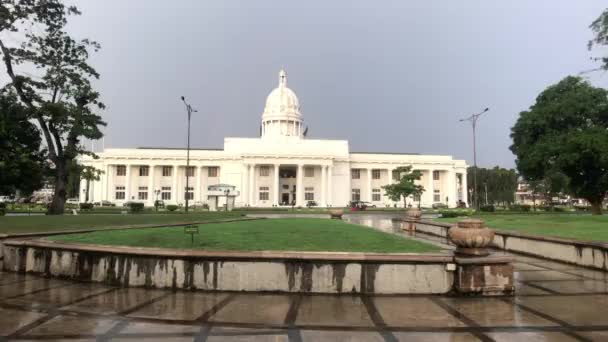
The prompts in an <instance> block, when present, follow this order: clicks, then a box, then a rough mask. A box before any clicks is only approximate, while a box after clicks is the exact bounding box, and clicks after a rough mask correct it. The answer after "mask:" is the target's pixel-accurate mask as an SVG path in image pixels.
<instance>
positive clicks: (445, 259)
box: [4, 240, 454, 264]
mask: <svg viewBox="0 0 608 342" xmlns="http://www.w3.org/2000/svg"><path fill="white" fill-rule="evenodd" d="M4 245H5V246H11V247H26V248H27V247H36V248H48V249H54V250H62V251H77V252H96V253H108V254H120V255H133V256H158V257H164V258H174V257H180V258H204V259H214V260H217V259H226V260H251V261H255V260H316V261H325V260H326V261H370V262H374V261H376V262H390V263H417V264H421V263H422V264H443V263H449V262H453V261H454V257H453V256H452V255H451V254H416V253H390V254H384V253H353V252H298V251H205V250H196V249H169V248H150V247H131V246H108V245H92V244H76V243H62V242H54V241H45V240H9V241H5V242H4Z"/></svg>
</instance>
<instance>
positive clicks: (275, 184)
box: [272, 164, 279, 205]
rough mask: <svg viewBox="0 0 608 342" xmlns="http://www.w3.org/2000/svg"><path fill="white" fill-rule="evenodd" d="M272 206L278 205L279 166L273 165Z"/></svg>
mask: <svg viewBox="0 0 608 342" xmlns="http://www.w3.org/2000/svg"><path fill="white" fill-rule="evenodd" d="M273 193H274V198H273V200H272V202H273V203H274V205H279V164H274V182H273Z"/></svg>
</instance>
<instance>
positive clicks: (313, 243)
mask: <svg viewBox="0 0 608 342" xmlns="http://www.w3.org/2000/svg"><path fill="white" fill-rule="evenodd" d="M199 231H200V234H199V235H195V236H194V246H192V245H191V242H190V235H186V234H184V232H183V228H181V227H167V228H157V229H131V230H115V231H106V232H94V233H86V234H74V235H59V236H53V237H49V239H51V240H54V241H64V242H79V243H89V244H103V245H122V246H125V245H126V246H137V247H161V248H179V249H191V248H194V249H204V250H241V251H244V250H247V251H261V250H276V251H335V252H337V251H340V252H378V253H426V252H437V251H439V248H438V247H436V246H434V245H430V244H426V243H423V242H419V241H415V240H410V239H407V238H404V237H400V236H397V235H392V234H388V233H383V232H381V231H378V230H375V229H373V228H370V227H366V226H361V225H354V224H349V223H345V222H343V221H340V220H329V219H318V218H288V219H267V220H255V221H243V222H229V223H214V224H202V225H200V227H199Z"/></svg>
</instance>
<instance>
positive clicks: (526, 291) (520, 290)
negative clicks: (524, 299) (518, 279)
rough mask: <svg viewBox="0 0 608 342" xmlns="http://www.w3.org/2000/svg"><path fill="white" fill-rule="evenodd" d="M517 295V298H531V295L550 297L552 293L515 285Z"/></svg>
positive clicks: (518, 284) (523, 285) (520, 284)
mask: <svg viewBox="0 0 608 342" xmlns="http://www.w3.org/2000/svg"><path fill="white" fill-rule="evenodd" d="M515 294H516V295H517V296H529V295H548V294H551V292H547V291H544V290H541V289H538V288H535V287H532V286H528V285H526V284H522V283H517V284H515Z"/></svg>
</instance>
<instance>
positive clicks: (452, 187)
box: [447, 168, 458, 208]
mask: <svg viewBox="0 0 608 342" xmlns="http://www.w3.org/2000/svg"><path fill="white" fill-rule="evenodd" d="M456 191H457V189H456V171H454V168H452V169H450V170H448V193H447V196H448V203H447V205H448V207H450V208H453V207H455V206H456V201H457V200H458V198H457V196H456Z"/></svg>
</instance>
